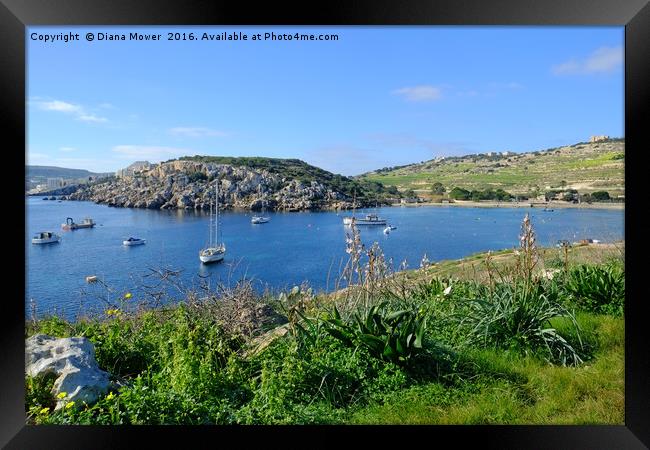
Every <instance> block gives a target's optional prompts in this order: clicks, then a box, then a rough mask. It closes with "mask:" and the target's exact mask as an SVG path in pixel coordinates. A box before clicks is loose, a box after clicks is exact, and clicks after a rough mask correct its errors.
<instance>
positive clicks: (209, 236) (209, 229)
mask: <svg viewBox="0 0 650 450" xmlns="http://www.w3.org/2000/svg"><path fill="white" fill-rule="evenodd" d="M208 241H209V242H208V248H210V247H212V202H210V226H209V227H208Z"/></svg>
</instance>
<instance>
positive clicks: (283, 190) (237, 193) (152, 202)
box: [66, 161, 362, 211]
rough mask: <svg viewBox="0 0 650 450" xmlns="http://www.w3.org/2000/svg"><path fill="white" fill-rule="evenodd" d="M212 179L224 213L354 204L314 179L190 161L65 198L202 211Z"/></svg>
mask: <svg viewBox="0 0 650 450" xmlns="http://www.w3.org/2000/svg"><path fill="white" fill-rule="evenodd" d="M217 179H218V180H219V206H220V208H224V209H246V210H261V209H262V208H266V209H267V210H271V211H273V210H274V211H304V210H321V209H350V208H352V206H353V205H352V198H349V196H346V195H345V194H343V193H341V192H337V191H336V190H334V189H332V188H331V187H328V186H327V185H325V184H323V183H320V182H318V181H310V182H303V181H299V180H297V179H289V178H288V177H282V176H279V175H277V174H273V173H270V172H268V171H266V170H263V169H250V168H247V167H242V166H233V165H229V164H215V163H203V162H195V161H170V162H166V163H163V164H160V165H158V166H156V167H155V168H153V169H151V170H149V171H146V172H143V173H141V174H138V175H136V176H134V177H124V178H111V179H109V180H107V181H104V182H102V183H97V184H93V185H82V186H78V187H77V189H76V190H75V191H74V192H72V193H70V194H68V195H67V197H66V198H67V199H68V200H86V201H93V202H95V203H102V204H107V205H109V206H117V207H126V208H149V209H203V210H206V209H209V208H210V202H211V201H212V200H213V198H214V190H213V189H214V180H217ZM357 206H362V205H357Z"/></svg>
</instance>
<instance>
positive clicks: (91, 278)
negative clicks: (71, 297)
mask: <svg viewBox="0 0 650 450" xmlns="http://www.w3.org/2000/svg"><path fill="white" fill-rule="evenodd" d="M96 281H97V275H88V276H87V277H86V283H95V282H96Z"/></svg>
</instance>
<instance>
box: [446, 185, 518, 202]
mask: <svg viewBox="0 0 650 450" xmlns="http://www.w3.org/2000/svg"><path fill="white" fill-rule="evenodd" d="M449 197H451V198H453V199H454V200H472V201H475V202H477V201H480V200H500V201H507V200H510V199H511V198H513V196H512V195H511V194H509V193H507V192H506V191H504V190H503V189H496V190H494V189H486V190H484V191H479V190H473V191H471V192H470V191H468V190H467V189H463V188H459V187H455V188H453V189H452V190H451V191H450V192H449Z"/></svg>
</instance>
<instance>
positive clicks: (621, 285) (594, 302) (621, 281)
mask: <svg viewBox="0 0 650 450" xmlns="http://www.w3.org/2000/svg"><path fill="white" fill-rule="evenodd" d="M564 288H565V290H566V291H567V293H568V294H569V297H570V298H571V299H572V300H573V301H575V302H576V304H577V305H578V306H580V307H582V308H584V309H586V310H588V311H593V312H596V313H604V314H615V315H620V314H623V307H624V303H625V272H623V270H622V269H620V268H619V267H616V266H612V265H609V266H608V265H602V266H586V265H585V266H580V267H577V268H575V269H573V270H572V271H571V272H569V275H568V276H567V279H566V282H565V285H564Z"/></svg>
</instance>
